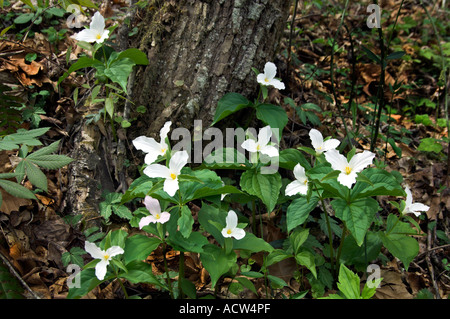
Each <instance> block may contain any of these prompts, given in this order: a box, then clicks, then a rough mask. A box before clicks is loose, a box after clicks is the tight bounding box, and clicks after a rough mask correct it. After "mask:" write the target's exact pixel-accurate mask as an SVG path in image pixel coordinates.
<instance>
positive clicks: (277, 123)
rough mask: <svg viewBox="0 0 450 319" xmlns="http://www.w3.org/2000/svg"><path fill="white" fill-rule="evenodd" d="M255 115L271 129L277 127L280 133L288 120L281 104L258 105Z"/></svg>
mask: <svg viewBox="0 0 450 319" xmlns="http://www.w3.org/2000/svg"><path fill="white" fill-rule="evenodd" d="M256 117H257V118H258V119H259V120H261V121H262V122H264V123H265V124H266V125H269V126H270V127H271V128H272V129H279V130H280V133H281V132H282V131H283V129H284V127H285V126H286V124H287V122H288V116H287V114H286V111H285V110H284V109H283V108H282V107H281V106H278V105H273V104H260V105H258V107H257V109H256ZM280 136H281V135H280Z"/></svg>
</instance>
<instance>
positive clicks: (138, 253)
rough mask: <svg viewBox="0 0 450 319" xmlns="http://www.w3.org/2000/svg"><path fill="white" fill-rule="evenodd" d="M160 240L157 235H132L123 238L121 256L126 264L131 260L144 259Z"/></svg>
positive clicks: (156, 246)
mask: <svg viewBox="0 0 450 319" xmlns="http://www.w3.org/2000/svg"><path fill="white" fill-rule="evenodd" d="M159 244H161V240H160V239H159V238H157V237H147V236H144V235H140V234H138V235H134V236H131V237H128V238H127V239H126V240H125V249H124V251H125V253H124V254H123V258H124V261H125V263H126V264H128V263H129V262H131V261H133V260H144V259H145V258H147V256H149V255H150V254H151V253H152V251H154V250H155V249H156V248H158V246H159Z"/></svg>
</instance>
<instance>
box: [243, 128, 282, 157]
mask: <svg viewBox="0 0 450 319" xmlns="http://www.w3.org/2000/svg"><path fill="white" fill-rule="evenodd" d="M271 137H272V129H271V128H270V126H269V125H267V126H265V127H263V128H262V129H261V130H260V131H259V133H258V140H257V141H255V140H254V139H252V138H249V139H248V140H245V141H244V142H243V143H242V144H241V146H242V148H243V149H246V150H247V151H249V152H250V153H261V154H264V155H267V156H270V157H274V156H278V149H277V148H276V147H275V146H272V145H268V144H269V141H270V138H271Z"/></svg>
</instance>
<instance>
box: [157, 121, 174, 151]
mask: <svg viewBox="0 0 450 319" xmlns="http://www.w3.org/2000/svg"><path fill="white" fill-rule="evenodd" d="M170 125H172V122H171V121H168V122H166V123H165V124H164V126H163V127H162V128H161V130H160V131H159V136H160V138H161V141H160V144H161V146H164V148H167V143H166V137H167V134H169V131H170Z"/></svg>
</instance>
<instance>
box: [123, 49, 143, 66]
mask: <svg viewBox="0 0 450 319" xmlns="http://www.w3.org/2000/svg"><path fill="white" fill-rule="evenodd" d="M122 58H129V59H130V60H132V61H133V62H134V63H135V64H140V65H147V64H148V59H147V55H146V54H145V53H144V52H142V51H141V50H139V49H136V48H130V49H126V50H125V51H122V52H120V54H119V56H118V57H117V59H122Z"/></svg>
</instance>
